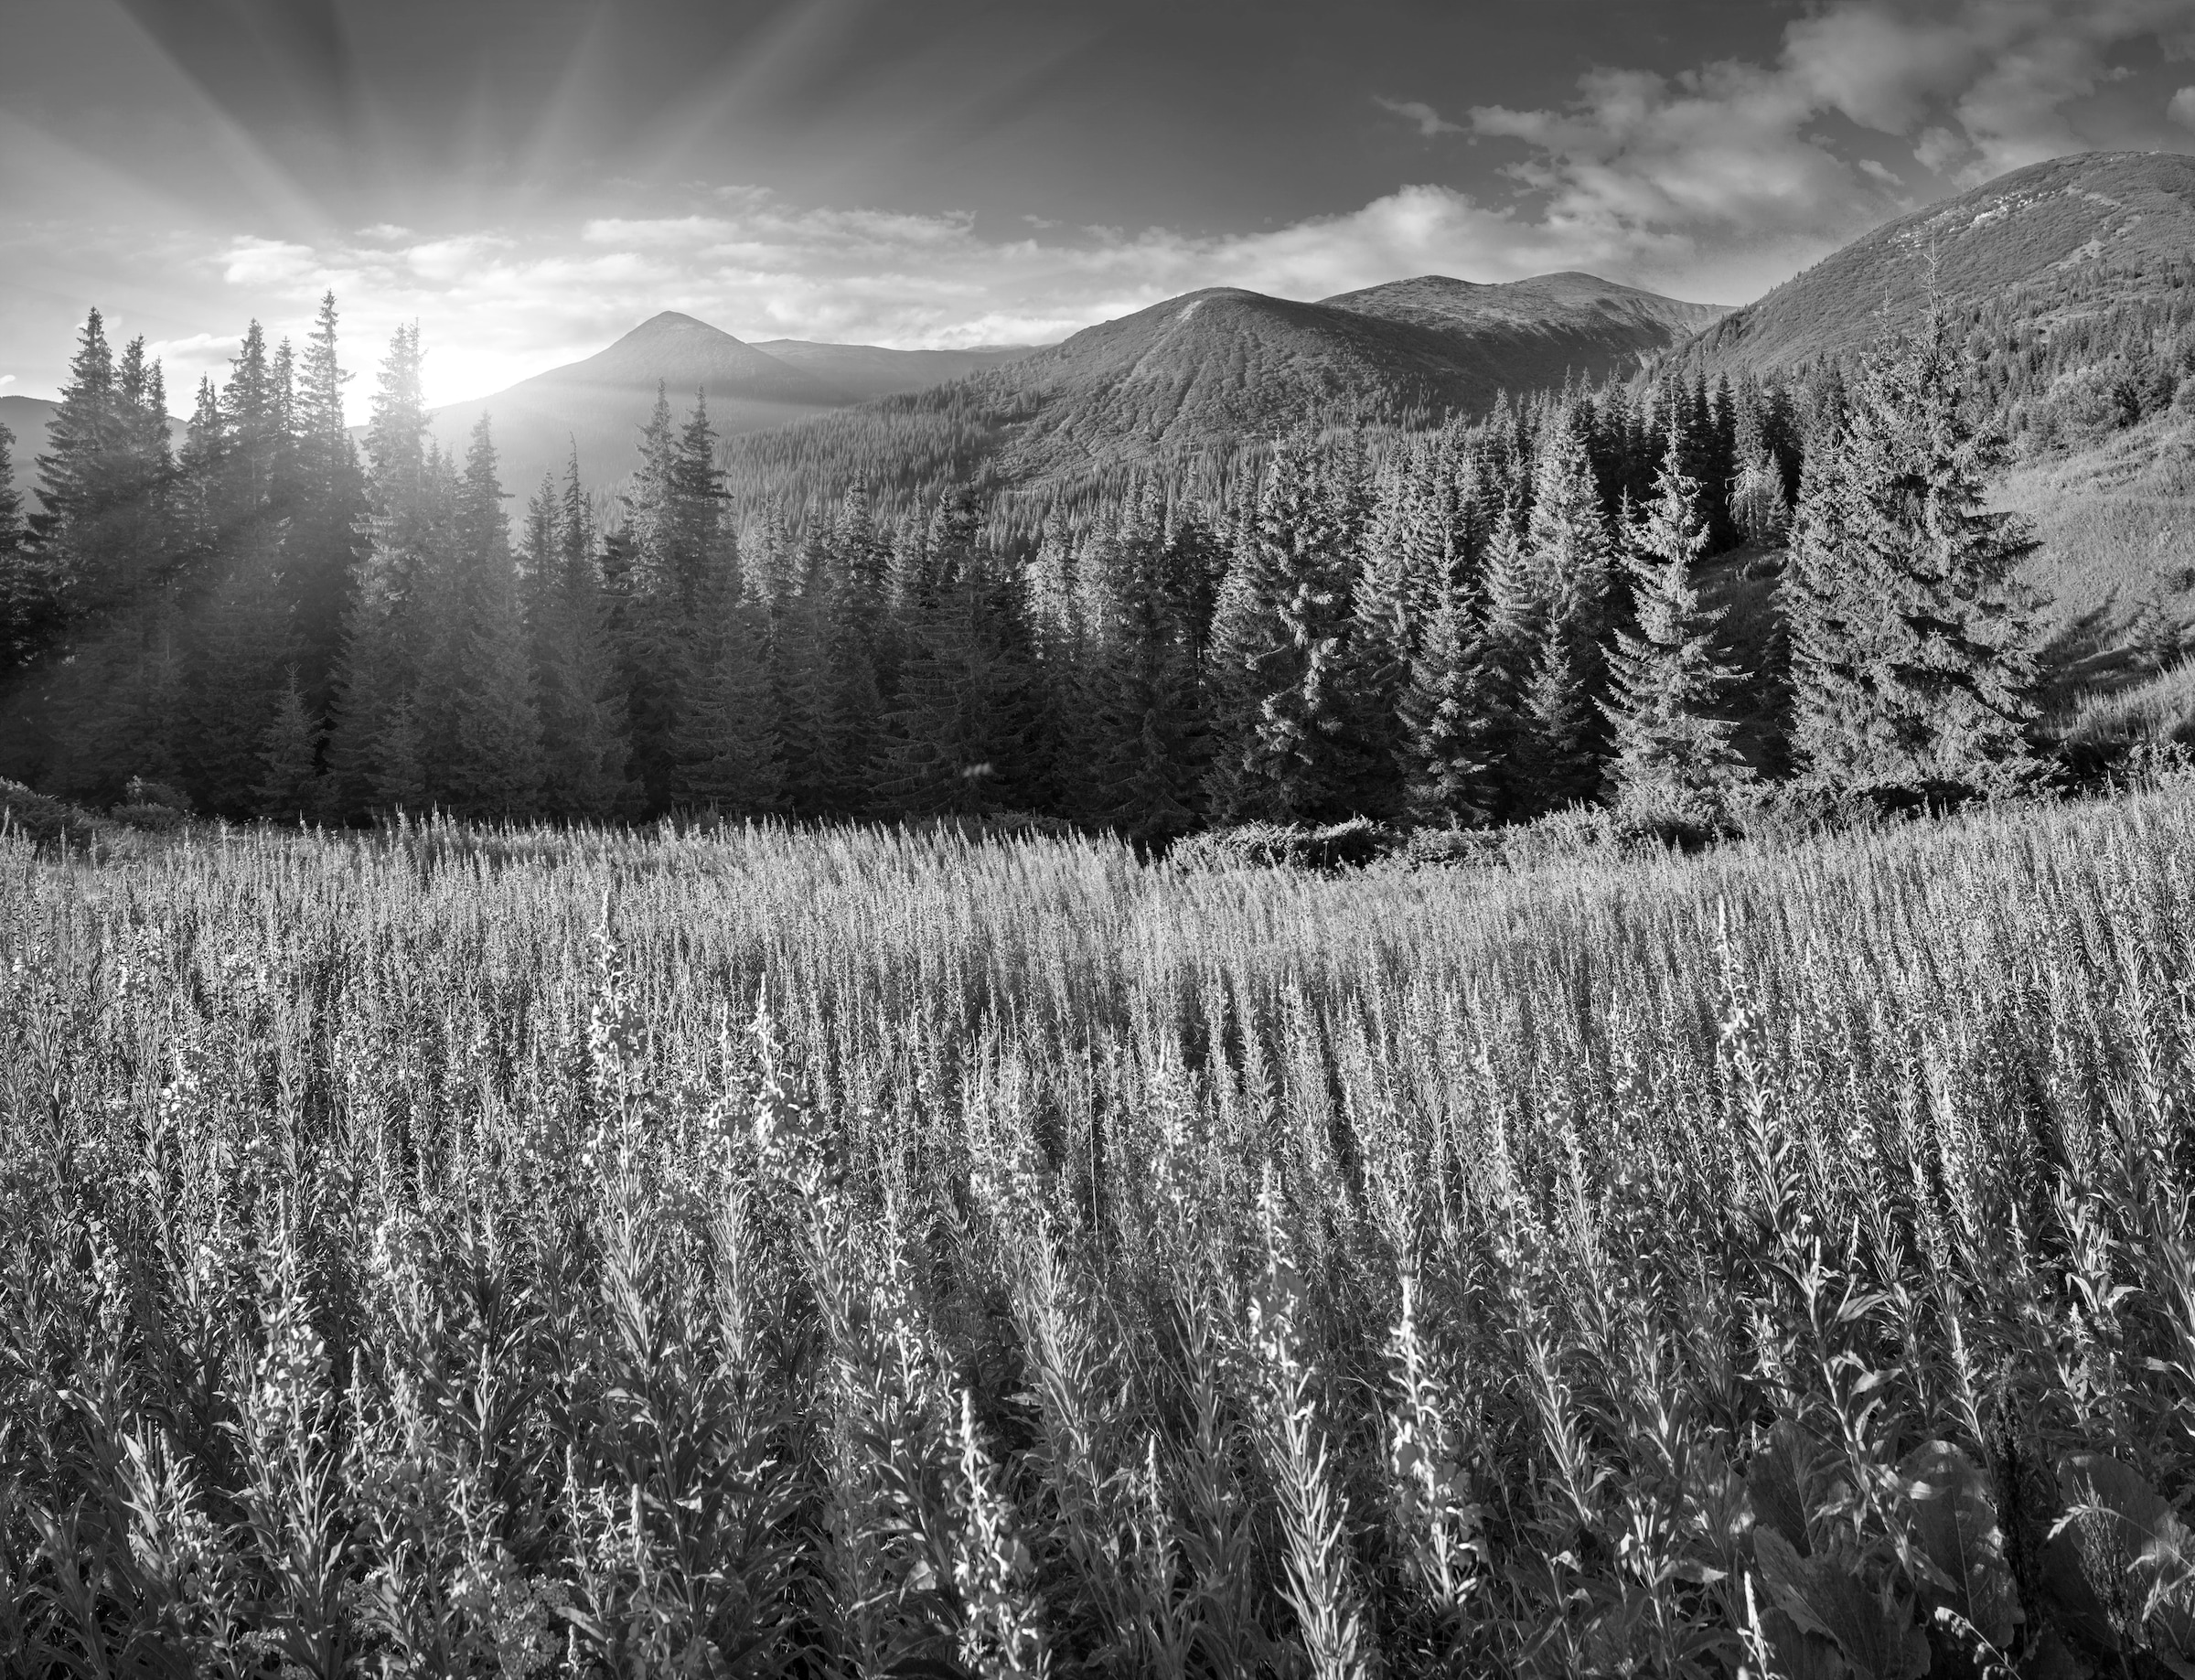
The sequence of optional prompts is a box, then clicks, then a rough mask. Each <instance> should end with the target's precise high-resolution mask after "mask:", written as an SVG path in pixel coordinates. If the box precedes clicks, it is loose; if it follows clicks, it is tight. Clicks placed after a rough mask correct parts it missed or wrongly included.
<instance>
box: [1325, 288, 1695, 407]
mask: <svg viewBox="0 0 2195 1680" xmlns="http://www.w3.org/2000/svg"><path fill="white" fill-rule="evenodd" d="M1324 301H1325V304H1326V306H1328V307H1330V308H1335V309H1351V310H1354V311H1355V312H1356V313H1358V314H1359V315H1370V316H1380V317H1381V318H1383V319H1385V320H1390V321H1406V322H1408V323H1410V324H1411V325H1413V326H1423V327H1427V328H1429V329H1430V330H1431V331H1433V332H1437V333H1439V334H1440V335H1441V336H1442V337H1446V338H1449V339H1451V340H1452V341H1453V342H1454V343H1455V344H1456V345H1457V346H1458V347H1459V348H1462V349H1466V350H1475V351H1476V352H1477V353H1478V354H1479V355H1480V356H1481V357H1482V358H1483V359H1484V372H1485V374H1486V375H1487V376H1488V377H1492V378H1494V379H1496V380H1498V381H1499V382H1501V383H1503V384H1504V385H1505V386H1507V387H1508V388H1509V389H1512V390H1515V389H1520V388H1523V387H1525V386H1527V385H1532V386H1540V385H1547V384H1552V383H1555V382H1557V381H1559V380H1561V379H1563V378H1564V376H1565V375H1567V374H1569V373H1572V372H1576V373H1580V374H1584V375H1587V376H1588V377H1590V378H1594V379H1598V378H1600V377H1601V375H1603V374H1605V373H1609V372H1612V371H1615V370H1616V369H1620V368H1622V367H1625V366H1628V365H1629V364H1631V363H1633V362H1634V361H1636V360H1637V359H1638V358H1639V357H1640V355H1641V354H1643V353H1647V352H1651V351H1654V350H1659V349H1664V348H1667V347H1668V346H1670V345H1672V344H1676V343H1681V342H1682V341H1683V340H1685V339H1686V338H1687V337H1690V336H1691V335H1692V334H1694V333H1696V332H1697V331H1698V330H1699V329H1700V328H1701V327H1703V326H1708V324H1709V323H1710V322H1713V321H1716V320H1719V319H1720V318H1721V317H1722V316H1726V315H1728V314H1729V309H1728V308H1727V307H1726V306H1724V305H1720V304H1686V303H1680V302H1678V301H1677V300H1676V298H1673V297H1663V296H1661V295H1660V294H1658V293H1654V292H1642V291H1640V290H1639V289H1638V288H1636V287H1635V286H1624V285H1618V284H1615V283H1614V282H1613V281H1608V280H1602V279H1600V278H1598V277H1597V276H1595V275H1592V274H1580V273H1560V274H1541V275H1538V276H1537V277H1535V278H1533V279H1531V280H1516V281H1511V282H1510V283H1508V284H1505V285H1481V284H1475V283H1473V282H1472V281H1469V280H1451V279H1450V278H1449V277H1448V276H1446V275H1445V274H1421V275H1419V277H1418V278H1417V279H1415V280H1397V281H1394V282H1391V283H1390V284H1387V285H1384V286H1370V287H1367V288H1366V289H1365V290H1364V291H1361V292H1344V293H1342V294H1340V295H1339V296H1336V297H1329V298H1327V299H1325V300H1324ZM1536 362H1537V366H1535V365H1534V364H1535V363H1536Z"/></svg>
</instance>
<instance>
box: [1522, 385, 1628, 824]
mask: <svg viewBox="0 0 2195 1680" xmlns="http://www.w3.org/2000/svg"><path fill="white" fill-rule="evenodd" d="M1526 547H1527V549H1528V551H1529V552H1530V557H1531V567H1532V571H1533V573H1534V581H1535V583H1537V588H1538V590H1539V592H1540V609H1539V612H1538V615H1537V618H1538V622H1537V636H1536V637H1535V638H1534V643H1533V647H1532V652H1531V657H1530V664H1529V668H1528V670H1527V672H1526V677H1525V679H1524V685H1523V690H1522V693H1521V695H1520V703H1519V708H1518V711H1519V716H1518V725H1517V733H1516V738H1515V746H1514V748H1513V751H1512V759H1511V781H1512V801H1513V805H1514V807H1515V814H1518V815H1524V816H1532V815H1537V814H1538V813H1540V812H1544V811H1547V810H1551V809H1554V808H1557V807H1558V806H1561V805H1565V804H1568V803H1570V802H1572V801H1575V800H1580V799H1585V798H1589V797H1591V795H1592V793H1593V791H1594V788H1595V786H1597V785H1598V783H1599V781H1600V760H1601V752H1602V748H1603V745H1604V739H1605V731H1604V730H1603V729H1602V728H1601V719H1600V714H1599V712H1598V706H1597V703H1598V702H1599V701H1600V700H1601V698H1602V697H1603V696H1604V694H1605V692H1606V670H1605V666H1604V661H1603V658H1602V652H1601V637H1602V634H1603V632H1604V631H1605V629H1606V627H1607V621H1608V618H1609V615H1610V601H1609V561H1610V555H1609V547H1610V543H1609V535H1608V526H1607V521H1606V519H1604V518H1603V517H1602V515H1601V498H1600V489H1599V487H1598V484H1597V482H1596V480H1595V478H1594V476H1593V470H1592V464H1591V461H1590V457H1589V455H1588V454H1587V450H1586V441H1585V436H1584V432H1583V429H1582V427H1581V425H1580V423H1579V416H1578V415H1577V413H1576V412H1575V410H1572V409H1563V410H1558V411H1556V412H1553V413H1551V414H1550V415H1549V416H1548V418H1547V423H1546V424H1545V425H1544V427H1543V428H1542V433H1541V437H1540V441H1539V447H1538V450H1537V462H1536V464H1535V467H1534V472H1533V483H1532V511H1531V516H1530V519H1529V521H1528V524H1527V528H1526Z"/></svg>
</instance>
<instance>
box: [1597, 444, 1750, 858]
mask: <svg viewBox="0 0 2195 1680" xmlns="http://www.w3.org/2000/svg"><path fill="white" fill-rule="evenodd" d="M1681 460H1682V456H1681V453H1680V452H1679V451H1678V450H1677V449H1676V447H1675V445H1674V441H1673V444H1672V447H1671V448H1670V450H1669V452H1668V454H1667V455H1666V456H1665V458H1664V460H1663V463H1662V467H1661V471H1660V472H1659V474H1658V475H1657V476H1656V478H1655V483H1654V500H1653V501H1652V502H1651V503H1650V504H1649V505H1648V508H1647V510H1646V516H1645V519H1644V522H1643V523H1642V524H1641V525H1639V526H1637V527H1635V528H1633V529H1631V530H1627V532H1626V537H1627V542H1626V547H1625V553H1624V562H1625V564H1626V565H1627V567H1628V568H1629V569H1630V572H1631V573H1632V576H1633V580H1634V587H1633V602H1634V603H1635V613H1636V616H1637V620H1638V632H1637V634H1635V635H1634V634H1633V633H1632V632H1631V631H1630V630H1627V629H1619V630H1618V631H1617V632H1616V638H1615V643H1616V645H1615V650H1614V652H1613V654H1612V655H1611V658H1610V666H1611V683H1610V689H1611V693H1610V697H1609V699H1608V700H1607V701H1603V702H1602V706H1601V710H1602V711H1603V712H1605V714H1606V715H1607V717H1608V719H1609V721H1610V722H1611V724H1612V725H1613V726H1614V731H1615V754H1614V759H1613V762H1612V763H1611V765H1610V769H1609V779H1610V781H1611V784H1612V786H1613V789H1614V792H1615V795H1616V799H1617V803H1618V804H1619V805H1622V806H1624V807H1626V808H1633V809H1637V810H1643V811H1649V812H1654V813H1657V814H1666V815H1669V816H1672V817H1675V818H1676V819H1679V820H1684V821H1700V820H1705V819H1708V818H1711V817H1712V816H1713V815H1714V814H1715V812H1716V810H1717V809H1718V808H1719V805H1720V804H1721V802H1722V801H1723V799H1724V798H1725V797H1727V795H1728V792H1729V789H1730V788H1731V787H1733V786H1736V785H1737V784H1738V783H1739V782H1740V781H1742V780H1743V779H1744V778H1745V776H1746V775H1747V774H1748V773H1747V770H1746V766H1745V765H1744V762H1743V761H1742V760H1741V759H1740V757H1739V755H1738V753H1737V751H1736V749H1735V748H1734V747H1733V746H1732V745H1731V744H1730V733H1731V730H1732V728H1733V725H1731V724H1730V723H1729V722H1726V721H1724V720H1722V719H1720V718H1718V717H1716V716H1715V715H1714V711H1713V708H1714V705H1715V702H1716V701H1717V700H1718V699H1719V697H1720V695H1721V694H1722V693H1723V691H1724V690H1727V689H1728V688H1729V687H1730V685H1731V684H1732V683H1734V682H1735V681H1736V680H1737V676H1736V673H1735V672H1733V671H1731V670H1730V669H1729V668H1728V667H1727V666H1725V665H1724V664H1723V663H1722V662H1721V661H1720V660H1719V659H1718V658H1717V657H1716V654H1715V651H1714V628H1715V626H1716V624H1717V622H1718V621H1719V619H1720V618H1721V616H1722V614H1721V612H1720V611H1719V610H1709V609H1708V608H1707V607H1704V606H1703V605H1701V604H1700V600H1699V594H1698V591H1697V589H1696V588H1695V587H1694V585H1693V581H1692V573H1693V568H1694V567H1695V565H1696V564H1697V562H1698V560H1699V557H1700V556H1701V555H1702V554H1703V553H1704V552H1705V551H1706V550H1707V547H1708V530H1707V526H1706V519H1705V517H1704V515H1703V512H1702V510H1701V507H1700V496H1699V486H1698V485H1697V482H1695V481H1694V480H1693V479H1692V478H1691V477H1690V476H1688V475H1687V474H1686V472H1685V471H1684V469H1683V466H1682V465H1681Z"/></svg>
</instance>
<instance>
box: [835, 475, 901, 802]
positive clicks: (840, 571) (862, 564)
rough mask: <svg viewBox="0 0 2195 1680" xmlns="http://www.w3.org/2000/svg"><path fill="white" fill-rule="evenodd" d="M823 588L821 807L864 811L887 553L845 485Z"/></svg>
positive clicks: (869, 796)
mask: <svg viewBox="0 0 2195 1680" xmlns="http://www.w3.org/2000/svg"><path fill="white" fill-rule="evenodd" d="M830 559H831V586H830V606H829V618H828V621H827V622H826V624H825V626H824V640H825V648H826V661H827V664H826V673H827V678H828V685H827V692H826V712H825V720H824V725H823V736H824V738H823V748H822V756H823V763H824V765H825V766H826V772H827V775H828V777H829V782H828V793H827V796H826V802H825V808H826V809H828V810H830V811H831V812H833V813H836V814H839V815H842V816H857V815H860V814H861V813H862V812H863V811H865V810H867V809H868V808H870V806H871V804H872V802H873V800H874V798H875V797H876V783H877V776H878V774H879V771H880V768H881V764H880V753H881V749H882V745H883V739H882V737H883V720H884V716H885V710H886V699H885V693H884V688H883V681H884V679H883V672H882V671H881V670H880V669H879V665H878V656H879V643H880V639H881V633H882V627H883V615H884V610H885V591H886V588H887V576H886V574H887V572H888V570H889V551H888V550H887V548H886V546H885V544H884V542H883V540H882V539H881V538H880V537H879V536H878V534H877V531H876V528H875V525H874V523H873V520H872V519H871V517H870V511H869V498H868V497H867V495H866V494H865V493H864V492H863V491H862V490H861V489H860V488H858V487H857V488H854V489H850V490H848V491H847V492H846V495H845V496H844V498H842V499H841V502H840V504H839V509H838V513H837V515H836V517H835V519H833V521H832V525H831V532H830Z"/></svg>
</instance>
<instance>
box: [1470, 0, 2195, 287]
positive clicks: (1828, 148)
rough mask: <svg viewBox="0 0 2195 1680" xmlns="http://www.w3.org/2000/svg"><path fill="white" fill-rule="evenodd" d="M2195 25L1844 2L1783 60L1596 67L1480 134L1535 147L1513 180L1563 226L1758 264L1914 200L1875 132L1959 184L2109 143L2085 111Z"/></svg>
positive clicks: (2087, 14) (1483, 118)
mask: <svg viewBox="0 0 2195 1680" xmlns="http://www.w3.org/2000/svg"><path fill="white" fill-rule="evenodd" d="M2191 18H2195V0H1842V3H1841V4H1836V5H1829V6H1827V7H1826V8H1825V9H1822V10H1820V11H1818V12H1815V13H1814V14H1812V15H1810V16H1804V17H1802V18H1799V19H1797V20H1796V21H1794V22H1793V23H1792V24H1791V25H1790V26H1789V27H1787V28H1786V29H1785V31H1784V35H1783V44H1782V48H1781V50H1780V52H1779V53H1778V55H1777V57H1776V59H1775V60H1774V61H1773V62H1772V63H1768V64H1754V63H1747V62H1743V61H1740V60H1736V59H1724V60H1719V61H1716V62H1712V63H1708V64H1704V65H1700V66H1698V67H1697V68H1695V69H1693V70H1686V71H1684V72H1683V73H1681V74H1678V75H1676V76H1663V75H1659V74H1656V73H1654V72H1652V71H1646V70H1610V69H1603V70H1593V71H1590V72H1589V73H1588V74H1587V75H1585V76H1583V77H1581V78H1580V79H1579V83H1578V97H1577V98H1576V99H1575V100H1574V101H1573V102H1571V103H1569V105H1567V106H1565V107H1563V108H1562V109H1559V110H1525V111H1519V110H1511V109H1509V108H1507V107H1504V106H1499V105H1491V106H1480V107H1477V108H1474V109H1473V110H1472V112H1471V113H1470V123H1471V127H1472V133H1473V134H1476V135H1478V136H1480V137H1482V138H1484V139H1493V140H1501V139H1506V140H1514V141H1519V142H1522V143H1523V144H1525V146H1526V149H1527V155H1526V157H1525V158H1524V159H1522V160H1521V161H1518V162H1516V163H1515V164H1513V165H1512V166H1510V173H1511V175H1512V176H1513V177H1515V179H1516V180H1517V181H1518V182H1519V183H1520V184H1521V185H1523V186H1524V187H1526V188H1527V189H1528V190H1529V191H1530V192H1533V193H1536V194H1537V195H1539V201H1538V212H1539V215H1538V219H1539V221H1540V223H1541V225H1542V226H1544V227H1547V228H1550V229H1552V228H1564V229H1568V230H1571V231H1572V232H1573V233H1574V234H1577V235H1579V236H1580V237H1585V236H1588V235H1592V234H1597V235H1598V236H1599V238H1600V239H1601V241H1602V242H1604V243H1605V244H1607V245H1609V246H1610V247H1611V248H1613V249H1617V250H1630V251H1635V252H1636V253H1638V255H1639V256H1640V257H1641V258H1642V259H1646V258H1648V257H1650V256H1651V255H1652V253H1653V252H1654V251H1655V249H1656V248H1657V246H1658V247H1660V248H1661V249H1662V250H1664V251H1667V250H1668V249H1669V242H1670V241H1677V242H1678V243H1679V244H1686V243H1688V244H1689V245H1690V246H1691V247H1692V248H1693V249H1695V250H1697V251H1699V252H1700V253H1701V255H1702V257H1703V259H1704V258H1705V257H1706V256H1707V254H1708V252H1710V251H1720V252H1722V253H1724V255H1725V257H1726V258H1727V259H1729V260H1731V261H1735V262H1738V263H1740V264H1741V265H1746V266H1754V267H1758V266H1761V265H1763V264H1765V263H1767V262H1772V261H1774V260H1777V259H1783V260H1788V259H1789V258H1791V257H1792V256H1793V255H1794V254H1796V253H1798V252H1801V251H1804V250H1806V249H1807V248H1808V247H1810V246H1811V247H1812V248H1813V249H1814V251H1815V253H1816V254H1818V253H1819V252H1820V251H1826V250H1827V249H1829V248H1831V247H1833V246H1834V245H1836V243H1838V242H1840V241H1842V240H1844V239H1846V238H1848V237H1850V236H1851V235H1852V234H1853V233H1856V232H1858V230H1861V229H1863V228H1865V227H1867V226H1868V225H1870V224H1871V223H1872V222H1874V221H1876V220H1879V219H1881V218H1882V217H1884V216H1886V215H1889V214H1890V213H1893V212H1895V211H1897V210H1900V209H1904V208H1907V197H1906V193H1905V191H1904V188H1903V184H1902V183H1901V180H1900V178H1899V176H1898V174H1897V172H1896V171H1894V170H1892V169H1890V167H1889V166H1887V165H1885V164H1884V163H1883V162H1882V161H1881V160H1880V159H1879V158H1870V157H1869V156H1868V155H1867V151H1868V144H1867V143H1866V140H1867V136H1868V135H1869V134H1872V135H1878V136H1885V137H1888V138H1890V139H1892V140H1895V141H1899V142H1902V143H1904V144H1905V145H1906V147H1907V149H1908V152H1909V155H1911V157H1912V159H1913V160H1914V161H1915V162H1916V163H1917V164H1919V165H1920V166H1921V167H1922V169H1924V170H1926V171H1927V172H1929V173H1930V174H1931V175H1933V176H1936V177H1940V178H1941V179H1943V181H1944V182H1946V183H1947V184H1949V185H1952V186H1972V185H1976V184H1978V183H1979V182H1981V181H1984V180H1986V179H1988V178H1990V177H1994V176H1997V175H2001V174H2003V173H2004V172H2005V171H2007V170H2008V169H2013V168H2017V167H2018V166H2021V165H2024V164H2029V163H2035V162H2039V161H2040V160H2041V159H2043V158H2046V157H2052V156H2058V155H2063V154H2064V153H2067V152H2072V151H2080V150H2084V149H2086V148H2088V147H2089V146H2092V145H2093V144H2097V140H2096V138H2095V137H2094V136H2092V135H2091V134H2087V133H2085V132H2083V129H2082V128H2081V126H2080V124H2079V123H2078V122H2077V121H2076V120H2075V118H2074V116H2073V115H2072V113H2071V112H2070V111H2069V109H2068V108H2069V107H2070V106H2072V105H2074V104H2075V102H2078V101H2080V100H2082V99H2083V98H2084V97H2086V96H2088V95H2090V94H2092V93H2093V92H2094V91H2096V89H2097V88H2098V87H2100V86H2101V85H2103V84H2104V83H2105V82H2107V81H2109V80H2114V79H2115V77H2116V76H2117V75H2118V74H2119V72H2118V71H2117V70H2115V68H2114V64H2113V55H2114V53H2115V52H2118V51H2121V50H2125V49H2130V48H2134V47H2136V45H2137V44H2140V43H2143V42H2145V41H2151V42H2156V43H2158V44H2159V45H2165V46H2169V45H2170V41H2171V40H2172V39H2177V38H2178V37H2177V35H2176V34H2175V31H2178V30H2184V29H2186V27H2188V25H2189V22H2190V19H2191ZM2168 37H2169V38H2168ZM1838 119H1842V122H1843V123H1844V124H1848V125H1850V127H1849V128H1842V129H1840V126H1839V123H1838V122H1837V120H1838ZM1851 129H1857V130H1858V131H1861V134H1860V135H1859V139H1860V141H1861V142H1862V144H1853V143H1852V136H1851ZM1589 242H1590V241H1589ZM1749 257H1750V258H1751V262H1750V263H1749V262H1748V259H1749Z"/></svg>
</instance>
